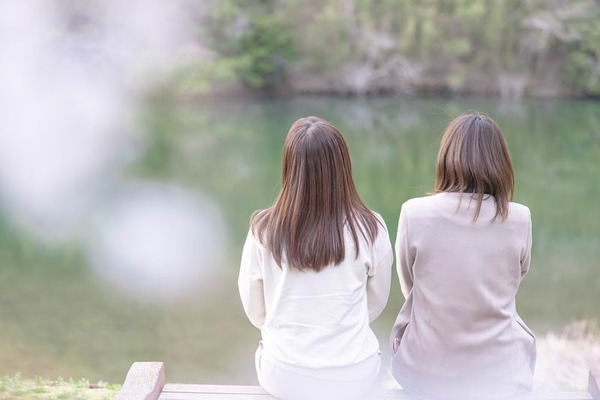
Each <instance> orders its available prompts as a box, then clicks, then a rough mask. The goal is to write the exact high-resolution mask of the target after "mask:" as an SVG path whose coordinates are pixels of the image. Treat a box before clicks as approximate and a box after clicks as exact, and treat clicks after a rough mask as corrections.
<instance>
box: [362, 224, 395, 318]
mask: <svg viewBox="0 0 600 400" xmlns="http://www.w3.org/2000/svg"><path fill="white" fill-rule="evenodd" d="M380 222H381V226H380V229H379V233H378V234H377V238H376V240H375V243H374V245H373V247H374V251H373V255H374V256H373V257H372V258H373V263H372V267H371V268H370V269H369V271H368V277H367V307H368V309H369V322H373V321H374V320H375V319H376V318H377V317H378V316H379V315H380V314H381V312H382V311H383V309H384V308H385V306H386V305H387V301H388V297H389V295H390V286H391V280H392V263H393V262H394V259H393V257H394V255H393V252H392V244H391V242H390V235H389V234H388V230H387V227H386V226H385V222H384V221H383V219H381V218H380Z"/></svg>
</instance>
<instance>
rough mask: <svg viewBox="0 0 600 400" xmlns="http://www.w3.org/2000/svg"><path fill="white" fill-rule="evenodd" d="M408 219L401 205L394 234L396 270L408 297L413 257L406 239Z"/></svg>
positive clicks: (404, 292)
mask: <svg viewBox="0 0 600 400" xmlns="http://www.w3.org/2000/svg"><path fill="white" fill-rule="evenodd" d="M408 239H409V238H408V219H407V216H406V206H405V205H403V206H402V209H401V210H400V220H399V221H398V235H397V236H396V245H395V248H396V270H397V272H398V278H399V279H400V289H401V290H402V294H403V295H404V298H405V299H406V298H408V295H409V293H410V292H411V290H412V287H413V279H414V278H413V264H414V261H415V258H414V257H413V255H412V253H411V251H410V244H409V240H408Z"/></svg>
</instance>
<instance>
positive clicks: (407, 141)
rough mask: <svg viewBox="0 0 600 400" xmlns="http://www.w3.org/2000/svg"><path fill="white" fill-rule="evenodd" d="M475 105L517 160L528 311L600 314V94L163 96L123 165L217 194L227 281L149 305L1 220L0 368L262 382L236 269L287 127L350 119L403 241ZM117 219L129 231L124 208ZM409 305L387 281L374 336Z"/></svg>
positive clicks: (541, 321) (376, 203)
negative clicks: (410, 217) (529, 242)
mask: <svg viewBox="0 0 600 400" xmlns="http://www.w3.org/2000/svg"><path fill="white" fill-rule="evenodd" d="M469 109H478V110H481V111H484V112H487V113H489V114H490V115H491V116H492V117H494V119H496V120H497V121H498V123H499V124H500V126H501V127H502V129H503V131H504V132H505V135H506V137H507V140H508V143H509V147H510V151H511V154H512V157H513V162H514V167H515V173H516V186H517V187H516V200H517V201H519V202H522V203H525V204H527V205H528V206H529V207H530V208H531V211H532V218H533V229H534V245H533V246H534V247H533V259H532V266H531V271H530V273H529V275H528V276H527V277H526V279H525V281H524V283H523V286H522V288H521V291H520V294H519V298H518V308H519V312H520V313H521V315H522V316H523V317H524V318H525V319H526V320H527V321H528V323H529V324H530V325H531V326H532V327H533V328H534V330H535V331H536V333H538V335H540V337H541V338H542V337H544V335H545V334H546V333H547V332H548V331H550V330H553V331H555V332H561V331H562V329H563V327H564V326H566V325H568V324H569V323H571V322H572V321H576V320H591V319H598V318H600V311H599V310H598V307H597V304H599V303H600V262H599V260H600V247H599V246H598V243H600V218H599V216H598V211H597V204H600V188H599V185H597V182H600V169H599V168H598V160H600V135H599V133H598V132H599V127H600V122H599V117H598V116H599V115H600V103H594V102H570V101H523V102H521V103H519V104H518V105H517V104H515V105H514V106H513V107H512V108H511V107H508V106H506V105H504V106H503V105H502V104H501V103H499V102H497V101H495V100H492V99H479V98H475V99H469V98H465V99H452V100H444V99H395V98H385V99H370V100H364V99H363V100H348V99H334V98H310V97H309V98H296V99H288V100H282V99H273V100H263V101H258V100H255V99H254V100H252V101H247V100H243V99H240V100H232V99H227V100H222V101H218V102H211V103H207V102H204V103H193V102H179V101H175V100H173V99H162V100H157V101H156V103H154V104H152V107H151V108H150V109H149V110H148V112H147V115H146V117H145V119H144V122H143V126H142V127H141V128H142V131H144V132H146V134H147V138H148V141H147V147H146V148H145V149H144V152H143V153H142V154H141V155H140V158H138V159H137V160H136V161H135V162H134V163H133V164H131V166H130V167H128V169H127V172H126V176H127V178H128V179H131V180H135V181H138V180H140V179H144V180H147V181H159V182H161V185H163V184H164V185H175V186H177V187H184V188H186V189H187V190H191V191H198V192H199V193H204V194H205V196H206V197H208V198H210V199H211V201H212V202H214V203H215V204H217V205H218V207H219V209H220V213H221V216H222V221H223V224H224V225H225V230H226V231H227V233H228V236H227V242H226V247H225V249H224V255H223V258H222V259H221V261H220V262H215V263H214V264H215V265H217V264H218V265H217V266H216V268H218V269H219V270H220V272H222V279H221V282H222V284H223V286H222V287H220V288H217V289H218V290H217V291H215V293H213V294H211V295H210V296H209V297H206V296H202V295H201V293H200V292H201V290H198V291H197V292H198V294H194V295H192V297H190V298H187V299H186V300H185V301H178V302H175V303H170V304H163V305H157V304H154V305H142V304H139V303H138V302H135V301H131V300H129V299H128V298H127V297H123V296H119V295H115V292H114V290H112V288H110V287H109V288H108V289H107V288H106V287H105V286H104V285H96V283H95V277H94V275H93V274H91V273H90V272H89V271H88V270H86V267H85V266H86V261H85V260H86V257H85V253H82V252H81V250H78V249H77V247H75V248H68V249H63V250H61V251H58V252H57V251H53V250H48V249H44V248H42V249H40V248H39V247H37V246H36V245H32V244H30V239H28V235H27V234H25V233H23V232H19V231H17V230H15V229H14V228H12V227H10V226H8V225H6V224H5V223H4V222H3V220H2V219H0V238H1V239H2V240H0V257H2V259H3V268H2V269H1V270H0V273H1V274H2V275H1V276H2V279H1V280H0V289H1V291H0V293H1V296H0V302H1V303H2V307H0V320H2V321H3V324H4V326H5V327H6V332H7V334H6V335H3V337H2V338H0V354H2V355H3V356H4V357H6V359H7V360H8V362H5V363H1V364H0V373H1V372H4V371H6V373H13V372H14V371H16V370H20V371H22V372H24V373H26V374H27V373H29V374H34V373H36V374H40V375H44V376H49V377H52V375H53V374H62V375H75V376H80V375H85V376H86V377H88V378H90V379H92V380H94V379H105V380H110V381H120V380H121V379H122V378H123V376H124V374H125V372H126V371H127V368H128V367H129V365H130V363H131V362H133V361H135V360H140V359H158V360H164V361H166V362H167V366H168V368H169V372H168V373H169V377H170V378H169V379H171V380H181V381H194V382H209V381H210V382H215V383H219V382H220V383H253V382H255V381H254V379H255V378H254V374H253V369H252V354H253V348H254V347H255V344H256V341H257V339H258V331H257V330H256V329H254V328H253V327H252V326H251V325H250V324H249V323H248V322H247V320H246V318H245V316H244V315H243V312H242V310H241V306H240V304H239V299H238V295H237V287H236V274H237V268H238V262H239V255H240V252H241V246H242V244H243V241H244V238H245V235H246V232H247V229H248V222H249V217H250V215H251V214H252V212H253V211H254V210H256V209H258V208H263V207H266V206H268V205H269V204H271V202H272V201H273V199H274V198H275V195H276V194H277V192H278V187H279V182H280V163H281V159H280V156H281V146H282V144H283V140H284V137H285V134H286V133H287V130H288V129H289V126H290V125H291V123H292V122H293V121H294V120H296V119H297V118H298V117H301V116H306V115H311V114H312V115H321V116H324V117H326V118H328V119H329V120H331V121H333V122H334V123H335V124H336V126H338V127H339V128H340V129H341V131H342V132H343V133H344V135H345V136H346V138H347V141H348V145H349V148H350V152H351V156H352V160H353V167H354V174H355V181H356V184H357V188H358V190H359V192H360V193H361V195H362V197H363V198H364V200H365V201H366V203H367V204H368V205H369V206H370V207H372V208H373V209H375V210H378V211H379V212H380V213H381V214H382V215H383V217H384V218H385V220H386V223H387V224H388V227H389V229H390V232H391V233H392V236H395V230H396V226H397V218H398V212H399V209H400V205H401V204H402V202H403V201H405V200H406V199H408V198H411V197H415V196H421V195H424V194H425V193H427V191H429V190H430V188H431V187H432V185H433V182H434V160H435V156H436V152H437V148H438V144H439V139H440V136H441V133H442V131H443V129H444V126H445V125H446V123H447V122H448V121H449V120H450V119H451V117H452V116H454V115H456V114H458V113H461V112H463V111H465V110H469ZM150 208H152V207H150ZM159 208H160V207H159ZM152 209H153V208H152ZM150 214H152V213H150ZM119 215H121V214H119ZM163 215H165V217H164V218H157V219H156V220H154V221H155V223H156V224H157V225H156V226H164V227H168V226H170V225H169V224H170V223H171V222H170V221H169V220H170V219H171V217H169V216H168V215H167V214H163ZM202 215H204V214H202ZM2 218H5V216H4V217H2ZM177 218H179V217H176V218H174V219H175V220H176V219H177ZM117 220H118V222H120V223H122V224H124V226H125V227H128V226H129V223H128V222H127V218H124V217H123V218H121V217H119V218H117ZM135 220H136V219H135V218H134V221H135ZM109 226H112V225H110V224H109ZM133 226H137V225H136V224H133ZM111 229H112V228H111ZM111 229H109V231H111ZM140 230H141V229H140ZM117 231H119V232H120V230H118V229H117ZM133 231H134V232H137V231H138V230H137V228H136V229H133ZM124 232H131V230H129V228H127V229H124ZM161 234H162V233H161ZM125 236H130V235H129V234H127V233H126V234H125ZM131 236H133V235H131ZM155 238H157V239H156V240H158V241H160V240H163V239H161V238H163V236H160V235H158V236H156V237H155ZM204 240H205V239H198V242H204ZM127 242H133V240H131V238H129V237H128V240H127ZM208 243H211V242H210V241H209V242H208ZM96 244H97V245H98V246H100V245H101V241H98V243H96ZM131 246H135V243H133V244H132V245H131ZM199 246H200V244H199ZM209 247H210V250H212V245H211V246H209ZM210 250H208V251H210ZM205 253H206V252H205ZM145 254H146V253H145ZM147 254H149V255H150V256H151V255H152V254H154V253H152V252H148V253H147ZM111 264H113V263H111ZM40 266H43V267H44V268H41V267H40ZM45 267H51V268H50V270H51V271H52V273H49V272H48V270H49V268H45ZM401 304H402V297H401V295H400V291H399V287H398V284H397V283H396V282H394V286H393V287H392V297H391V299H390V302H389V304H388V307H387V308H386V310H385V311H384V314H383V316H382V317H381V318H380V319H379V320H378V321H376V323H375V325H374V329H375V331H376V333H377V335H378V336H379V338H380V340H381V343H386V340H387V335H388V332H389V329H390V327H391V324H392V322H393V318H394V317H395V316H396V313H397V311H398V308H399V307H400V306H401ZM40 332H43V334H42V333H40ZM91 336H93V337H94V340H92V341H90V340H88V338H89V337H91ZM577 343H579V342H577ZM576 345H577V344H576ZM546 349H548V351H549V352H553V351H555V350H553V348H552V347H546ZM554 349H555V348H554ZM34 350H35V352H37V353H34ZM384 351H385V347H384ZM33 354H42V355H43V356H42V359H43V360H45V361H44V364H43V366H40V365H39V364H36V363H34V362H32V361H31V360H32V359H35V358H34V356H33ZM582 362H586V361H585V360H584V361H582ZM1 368H5V369H4V370H2V369H1Z"/></svg>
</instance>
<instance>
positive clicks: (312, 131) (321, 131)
mask: <svg viewBox="0 0 600 400" xmlns="http://www.w3.org/2000/svg"><path fill="white" fill-rule="evenodd" d="M345 223H347V224H348V226H349V228H350V231H351V233H352V235H353V238H354V240H355V243H356V244H357V246H356V248H357V251H358V243H357V242H358V236H357V232H358V231H360V232H362V233H363V234H365V232H366V235H367V236H366V237H369V238H370V239H371V240H374V238H375V235H376V233H377V220H376V218H375V216H374V215H373V214H372V213H371V212H370V211H369V210H368V209H367V207H366V206H365V205H364V203H363V202H362V201H361V200H360V198H359V196H358V193H357V191H356V188H355V186H354V181H353V179H352V166H351V162H350V155H349V152H348V147H347V145H346V141H345V140H344V137H343V136H342V134H341V133H340V132H339V131H338V129H337V128H335V127H334V126H333V125H332V124H331V123H329V122H328V121H325V120H324V119H321V118H318V117H306V118H301V119H299V120H297V121H296V122H294V124H293V125H292V127H291V128H290V130H289V132H288V134H287V137H286V140H285V143H284V145H283V157H282V186H281V191H280V193H279V195H278V196H277V199H276V200H275V203H274V204H273V206H271V207H270V208H268V209H266V210H263V211H261V212H259V213H257V214H256V215H255V217H254V219H253V222H252V227H253V230H254V232H255V235H256V236H257V237H258V238H259V240H261V242H262V243H263V245H265V246H266V247H267V248H268V249H269V250H270V251H271V252H272V254H273V256H274V258H275V261H276V262H277V263H278V264H279V265H280V266H281V262H282V258H283V256H284V255H285V259H286V262H287V264H288V265H289V266H290V267H291V268H295V269H298V270H303V269H312V270H316V271H319V270H321V269H322V268H324V267H325V266H327V265H330V264H333V265H337V264H339V263H340V262H341V261H343V260H344V257H345V246H344V224H345Z"/></svg>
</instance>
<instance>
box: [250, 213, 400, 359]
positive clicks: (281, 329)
mask: <svg viewBox="0 0 600 400" xmlns="http://www.w3.org/2000/svg"><path fill="white" fill-rule="evenodd" d="M380 221H381V224H382V225H381V227H380V229H379V233H378V235H377V237H376V239H375V241H374V243H372V244H371V243H369V242H368V241H367V240H366V239H365V238H364V237H362V235H361V236H359V246H360V249H359V250H360V251H359V255H358V257H357V258H355V245H354V241H353V240H352V235H351V234H350V232H345V235H344V238H345V242H346V243H345V245H346V257H345V258H344V260H343V261H342V262H341V263H340V264H339V265H337V266H329V267H326V268H324V269H322V270H321V271H319V272H316V271H313V270H304V271H298V270H296V269H293V268H290V267H289V266H288V265H287V264H286V263H285V261H284V262H283V263H282V266H281V267H279V266H278V265H277V264H276V262H275V260H274V259H273V257H272V256H271V254H270V253H269V251H268V250H267V249H265V248H264V247H263V246H262V245H260V243H256V241H255V243H254V245H256V249H257V251H258V254H259V257H260V258H261V259H262V260H261V261H260V265H261V266H260V268H261V269H262V271H261V273H262V279H263V286H264V299H265V305H266V318H265V321H264V325H263V326H262V327H261V330H262V336H263V345H264V347H263V352H264V353H263V354H264V355H265V356H267V357H269V358H270V359H271V360H273V362H275V363H278V364H283V365H284V366H285V365H294V366H301V367H311V368H331V367H339V366H347V365H352V364H354V363H356V362H358V361H361V360H364V359H366V358H367V357H369V356H371V355H373V354H374V353H377V351H378V349H379V344H378V342H377V339H376V337H375V335H374V334H373V332H372V330H371V329H370V328H369V321H370V320H371V318H369V309H368V304H367V296H366V295H365V286H366V283H367V278H368V277H369V276H374V275H375V274H376V273H379V274H383V275H385V274H386V271H385V270H383V271H377V268H378V267H379V268H382V267H380V266H378V265H377V263H378V262H379V261H381V260H382V259H384V257H387V258H386V259H385V260H384V262H385V264H386V265H384V268H389V262H390V261H391V257H392V254H391V247H390V244H389V236H388V233H387V229H385V224H384V223H383V220H382V219H380ZM382 282H383V283H385V280H382ZM386 289H387V288H386V287H385V285H383V287H381V288H380V290H381V291H382V292H384V293H385V291H386ZM371 311H372V313H373V314H374V313H375V311H376V310H371ZM379 311H380V310H379Z"/></svg>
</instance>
